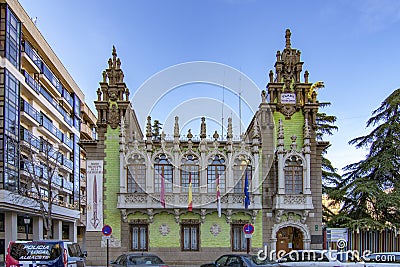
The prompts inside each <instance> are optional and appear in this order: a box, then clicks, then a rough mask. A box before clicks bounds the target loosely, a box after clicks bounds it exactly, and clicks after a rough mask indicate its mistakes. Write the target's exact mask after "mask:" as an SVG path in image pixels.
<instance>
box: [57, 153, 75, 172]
mask: <svg viewBox="0 0 400 267" xmlns="http://www.w3.org/2000/svg"><path fill="white" fill-rule="evenodd" d="M73 166H74V165H73V162H72V160H70V159H68V158H66V157H65V156H64V157H63V160H62V164H61V165H60V166H59V168H60V170H61V171H64V172H67V173H72V171H73Z"/></svg>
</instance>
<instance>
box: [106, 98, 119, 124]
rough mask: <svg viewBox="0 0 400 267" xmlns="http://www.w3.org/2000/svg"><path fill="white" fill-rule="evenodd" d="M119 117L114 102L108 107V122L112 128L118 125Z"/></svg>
mask: <svg viewBox="0 0 400 267" xmlns="http://www.w3.org/2000/svg"><path fill="white" fill-rule="evenodd" d="M119 122H120V118H119V111H118V109H117V105H116V104H112V106H111V107H110V109H109V117H108V123H109V124H110V126H111V128H112V129H116V128H117V127H118V125H119Z"/></svg>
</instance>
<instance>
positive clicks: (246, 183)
mask: <svg viewBox="0 0 400 267" xmlns="http://www.w3.org/2000/svg"><path fill="white" fill-rule="evenodd" d="M245 173H246V174H245V179H244V208H245V209H248V208H249V206H250V193H249V178H248V177H247V170H246V171H245Z"/></svg>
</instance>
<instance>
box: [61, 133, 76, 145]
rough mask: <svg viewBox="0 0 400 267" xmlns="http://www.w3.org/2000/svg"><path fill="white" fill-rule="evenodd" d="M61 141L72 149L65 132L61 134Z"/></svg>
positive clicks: (71, 143) (70, 141)
mask: <svg viewBox="0 0 400 267" xmlns="http://www.w3.org/2000/svg"><path fill="white" fill-rule="evenodd" d="M63 143H64V144H66V145H67V146H68V147H69V148H71V149H74V144H73V142H72V140H71V139H69V138H68V136H66V135H65V134H63Z"/></svg>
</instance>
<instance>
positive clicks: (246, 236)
mask: <svg viewBox="0 0 400 267" xmlns="http://www.w3.org/2000/svg"><path fill="white" fill-rule="evenodd" d="M252 237H253V235H251V234H244V238H252Z"/></svg>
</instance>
